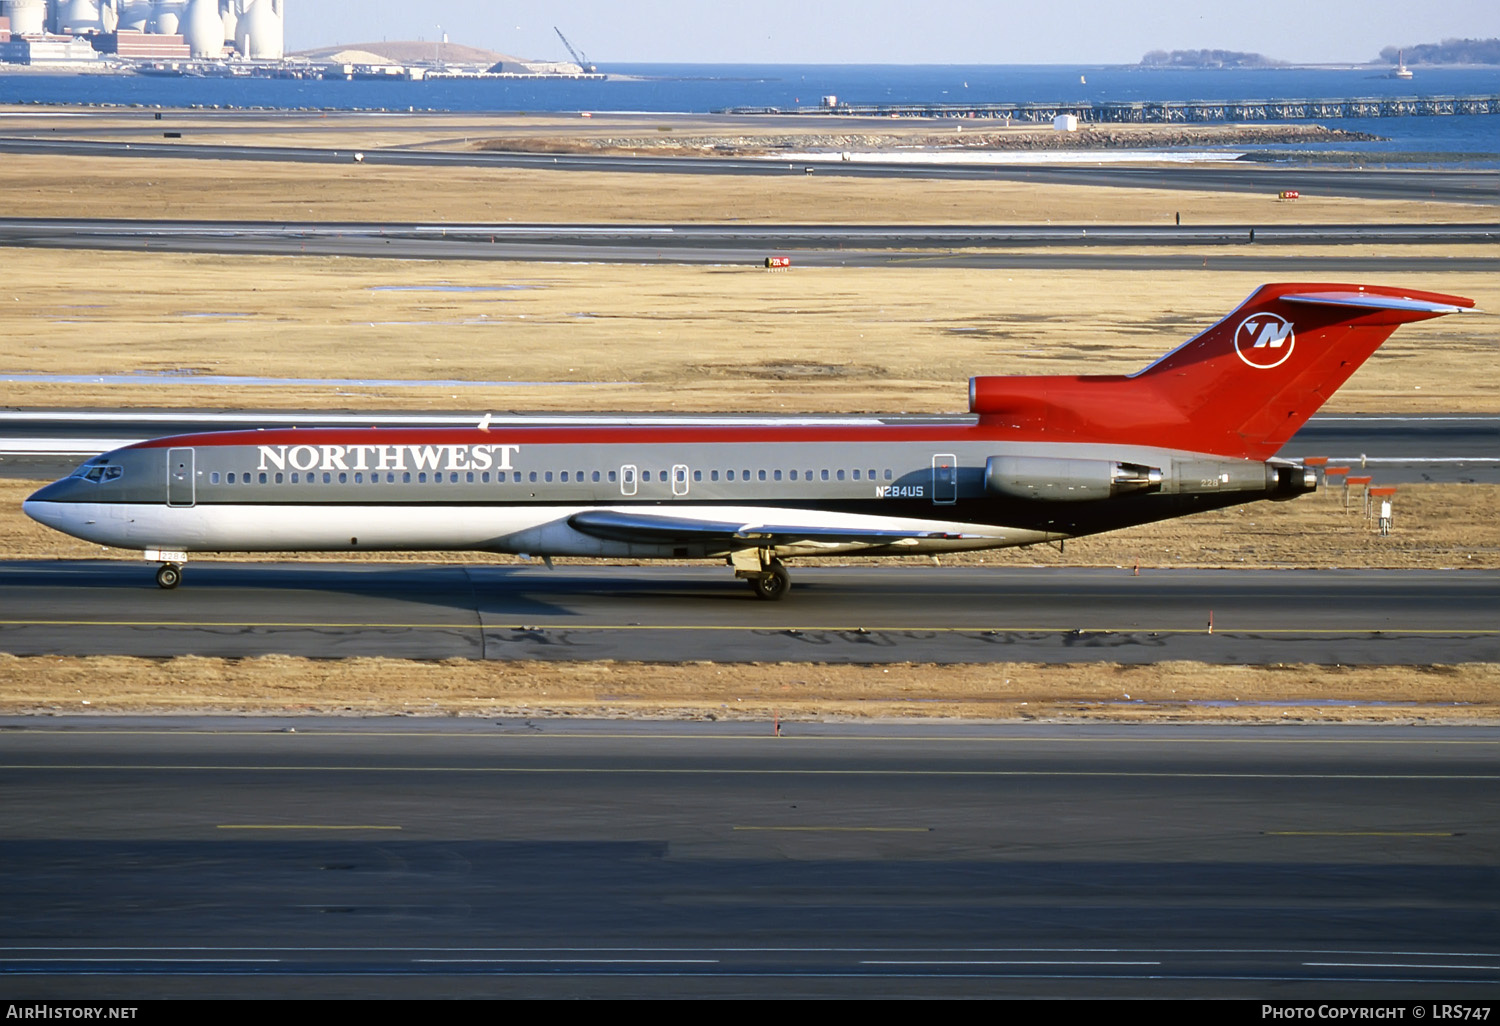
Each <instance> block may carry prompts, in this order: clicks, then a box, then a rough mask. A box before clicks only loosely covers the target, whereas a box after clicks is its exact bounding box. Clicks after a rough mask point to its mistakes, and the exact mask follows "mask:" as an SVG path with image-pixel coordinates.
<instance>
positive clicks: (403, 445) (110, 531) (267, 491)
mask: <svg viewBox="0 0 1500 1026" xmlns="http://www.w3.org/2000/svg"><path fill="white" fill-rule="evenodd" d="M1473 305H1474V304H1473V302H1472V301H1471V300H1468V299H1464V298H1461V297H1458V296H1446V295H1440V294H1437V293H1430V292H1416V291H1411V290H1403V289H1397V288H1390V287H1385V286H1373V285H1371V286H1361V285H1331V284H1279V285H1265V286H1262V287H1261V288H1260V289H1258V290H1257V291H1256V292H1255V293H1254V294H1252V295H1251V296H1250V298H1249V299H1247V300H1246V301H1245V302H1244V303H1243V304H1241V305H1240V306H1239V307H1238V308H1237V309H1236V310H1235V311H1233V312H1232V313H1231V314H1229V315H1228V316H1227V317H1226V318H1225V319H1224V320H1222V321H1220V322H1219V323H1218V324H1215V325H1214V326H1212V327H1210V328H1208V329H1207V330H1206V331H1204V332H1202V333H1201V334H1199V335H1198V336H1196V337H1195V338H1193V339H1191V340H1189V341H1188V342H1186V343H1184V344H1183V345H1182V346H1180V347H1179V348H1177V349H1175V350H1173V351H1172V352H1170V353H1168V354H1167V355H1166V356H1163V357H1162V358H1161V359H1159V360H1157V361H1156V362H1155V363H1153V364H1151V365H1150V366H1149V367H1146V368H1145V369H1144V370H1141V371H1138V372H1136V373H1135V374H1130V375H1092V376H1047V377H976V378H972V379H971V380H970V382H969V409H970V412H971V413H972V414H977V415H978V416H977V421H974V420H966V421H964V422H954V423H949V424H941V423H939V424H920V425H913V424H902V423H883V422H881V421H880V420H878V419H875V418H870V419H865V420H855V421H839V422H826V423H818V422H809V421H788V420H779V421H778V420H767V421H754V422H742V423H737V424H719V425H707V424H693V423H690V422H684V423H673V424H655V425H649V426H643V425H632V424H626V423H615V424H598V423H590V424H575V425H567V426H548V427H543V426H534V425H533V426H525V425H522V426H514V425H500V424H496V423H492V422H491V421H490V420H489V418H486V419H485V420H484V421H482V422H480V423H479V424H477V425H476V426H474V427H472V428H457V429H455V428H361V429H347V428H319V429H312V430H295V429H276V430H265V431H225V432H214V433H209V434H197V435H183V436H178V437H173V438H161V439H155V440H152V441H147V442H141V443H139V444H136V445H131V446H126V447H125V448H122V449H117V450H115V451H113V452H108V453H105V454H104V455H102V456H97V457H95V458H93V459H90V460H89V461H87V462H86V463H85V464H84V465H83V466H81V467H80V468H79V469H78V470H77V471H76V472H75V473H74V474H73V475H72V476H70V477H67V478H64V479H63V480H61V481H57V482H55V483H53V484H50V485H48V486H47V487H45V488H43V489H41V490H40V491H38V492H36V493H35V494H34V495H32V496H31V497H30V498H29V499H27V500H26V502H25V511H26V513H27V514H28V515H29V516H31V517H32V518H34V519H36V520H38V521H40V522H41V523H43V524H46V525H48V526H50V527H54V528H56V529H58V530H59V531H64V532H66V533H68V534H71V535H75V536H77V537H79V538H84V539H87V540H89V541H92V542H97V543H100V544H103V545H112V546H118V547H121V548H126V549H139V550H144V552H145V556H146V559H147V560H148V561H151V562H155V563H158V564H160V565H159V569H158V570H157V575H156V580H157V583H158V584H159V585H160V586H161V587H163V588H172V587H175V586H176V585H177V584H178V582H179V581H180V579H181V574H182V566H183V564H184V563H186V562H187V559H188V557H189V555H190V554H192V553H203V552H227V551H239V552H269V551H288V550H293V551H295V550H304V551H371V550H380V551H391V550H401V549H406V550H424V549H455V550H473V551H480V552H505V553H530V554H534V555H537V556H542V557H544V558H548V559H550V558H551V557H553V556H590V557H596V558H628V559H702V558H721V559H725V560H726V561H727V562H728V563H729V565H730V566H732V567H733V568H734V572H735V576H737V577H740V578H743V579H746V580H748V581H749V582H750V584H751V586H752V587H753V589H754V591H755V594H757V595H758V596H760V597H761V598H765V599H778V598H781V597H783V596H784V595H785V594H786V593H787V590H788V588H789V586H790V578H789V577H788V575H787V571H786V568H785V566H784V565H783V562H782V561H783V560H784V559H787V558H790V557H795V556H810V555H831V554H859V555H870V556H881V555H908V554H914V553H934V554H935V553H944V552H956V551H961V550H970V549H988V548H1001V547H1005V546H1014V545H1032V544H1035V543H1038V542H1044V541H1055V540H1061V539H1066V538H1072V537H1077V536H1080V535H1086V534H1094V533H1097V532H1100V531H1110V530H1114V529H1117V528H1122V527H1129V526H1132V525H1135V524H1144V523H1149V522H1151V521H1156V520H1164V519H1167V518H1169V517H1176V516H1181V515H1184V514H1187V513H1195V512H1199V511H1201V510H1208V509H1216V508H1219V507H1223V506H1230V505H1235V504H1238V503H1243V502H1246V501H1249V500H1253V499H1289V498H1293V497H1295V496H1297V495H1301V494H1303V493H1305V492H1308V491H1311V490H1313V489H1315V488H1316V487H1317V478H1316V475H1315V473H1314V472H1313V471H1312V470H1310V469H1306V468H1304V467H1303V466H1301V465H1300V464H1298V463H1296V462H1293V461H1289V460H1284V459H1278V458H1276V456H1275V454H1276V452H1277V451H1278V450H1279V449H1280V448H1281V447H1282V445H1284V444H1285V443H1286V441H1287V440H1288V439H1290V438H1291V437H1292V435H1293V434H1294V433H1295V432H1296V431H1297V429H1298V428H1299V427H1301V426H1302V424H1303V423H1304V422H1306V420H1307V419H1308V417H1310V416H1311V415H1312V414H1313V413H1314V412H1315V411H1316V410H1317V409H1318V407H1320V406H1321V405H1322V404H1323V403H1324V402H1325V401H1326V400H1327V399H1328V397H1329V396H1331V395H1332V394H1333V392H1334V390H1335V389H1337V388H1338V387H1339V386H1340V385H1342V384H1343V383H1344V382H1345V381H1346V380H1347V379H1348V378H1349V376H1350V375H1351V374H1353V373H1354V372H1355V370H1356V369H1358V368H1359V366H1360V365H1361V364H1362V363H1363V362H1364V361H1365V359H1366V358H1367V357H1369V356H1370V354H1371V353H1373V352H1374V351H1375V350H1376V349H1377V348H1378V347H1379V346H1380V344H1381V343H1382V342H1384V341H1385V340H1386V338H1388V337H1389V336H1390V334H1391V333H1392V332H1393V331H1395V329H1396V328H1397V327H1398V326H1400V325H1402V324H1405V323H1407V322H1409V321H1419V320H1425V319H1427V318H1431V317H1437V316H1440V315H1442V314H1450V313H1463V312H1469V311H1472V308H1473Z"/></svg>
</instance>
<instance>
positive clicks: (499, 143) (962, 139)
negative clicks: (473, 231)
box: [474, 124, 1380, 157]
mask: <svg viewBox="0 0 1500 1026" xmlns="http://www.w3.org/2000/svg"><path fill="white" fill-rule="evenodd" d="M963 129H964V126H962V125H956V126H955V127H954V128H951V129H948V128H945V129H944V130H942V131H932V130H927V131H923V130H915V131H914V130H912V129H910V128H905V127H903V128H901V129H892V130H886V131H875V130H871V131H863V132H818V131H807V132H776V133H768V134H764V135H759V134H752V133H739V134H734V135H706V134H696V133H695V134H678V133H677V132H676V130H675V129H671V128H669V127H665V126H664V127H663V128H662V129H661V130H659V131H658V134H656V135H653V136H642V135H630V136H620V135H597V136H588V135H579V136H576V137H557V136H550V137H538V136H507V137H501V138H493V139H484V140H480V141H479V142H477V143H475V144H474V145H475V148H477V149H480V150H496V151H505V152H522V153H588V154H629V153H649V154H652V155H658V156H672V155H693V156H712V155H716V154H717V155H722V156H734V157H739V156H760V155H765V154H772V153H778V152H784V151H787V150H796V151H799V152H807V151H824V152H831V153H837V152H842V151H857V152H861V153H870V152H880V151H888V150H889V151H895V150H997V151H998V150H1094V149H1171V148H1175V147H1183V146H1246V145H1265V144H1299V143H1320V142H1368V141H1373V140H1377V139H1379V138H1380V137H1379V136H1375V135H1371V134H1369V133H1366V132H1351V131H1346V130H1345V129H1341V128H1327V127H1325V126H1323V125H1287V124H1279V125H1083V126H1080V128H1079V130H1078V131H1076V132H1058V131H1053V130H1052V129H1051V128H1050V127H1043V126H1036V125H1026V126H1016V127H1009V128H979V129H973V128H971V129H970V130H968V131H965V130H963Z"/></svg>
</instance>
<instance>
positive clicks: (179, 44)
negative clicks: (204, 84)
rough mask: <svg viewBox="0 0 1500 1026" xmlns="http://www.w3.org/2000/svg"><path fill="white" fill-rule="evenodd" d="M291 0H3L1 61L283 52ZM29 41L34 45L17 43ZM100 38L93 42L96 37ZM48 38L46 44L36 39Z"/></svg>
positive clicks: (271, 55)
mask: <svg viewBox="0 0 1500 1026" xmlns="http://www.w3.org/2000/svg"><path fill="white" fill-rule="evenodd" d="M283 2H284V0H0V22H4V23H6V25H5V27H6V28H8V30H9V31H5V28H0V33H3V34H0V43H4V44H6V48H5V49H3V50H0V61H9V62H14V63H22V64H36V63H57V62H63V61H66V62H68V63H76V62H78V61H92V60H96V59H97V57H96V56H88V55H85V54H84V52H83V49H82V47H80V46H79V45H78V43H74V42H69V40H75V39H76V40H78V41H79V42H82V43H83V45H85V46H89V48H90V49H91V50H94V51H98V52H99V53H110V54H116V55H118V56H120V57H126V58H162V57H169V58H185V57H189V56H192V57H199V58H208V59H214V58H220V57H224V56H226V55H228V54H230V53H234V52H238V53H239V54H241V55H242V56H245V57H251V58H255V59H258V60H277V61H279V60H281V59H282V57H283V55H284V52H285V33H286V20H285V15H284V11H283ZM18 40H20V41H24V42H25V43H26V45H24V46H20V45H14V46H13V45H10V44H14V43H17V42H18ZM90 40H92V41H93V42H92V45H91V46H90V45H89V41H90ZM34 44H41V45H34Z"/></svg>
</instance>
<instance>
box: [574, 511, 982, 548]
mask: <svg viewBox="0 0 1500 1026" xmlns="http://www.w3.org/2000/svg"><path fill="white" fill-rule="evenodd" d="M568 524H569V526H571V527H573V528H574V529H575V530H578V531H582V532H583V533H584V534H588V535H592V536H593V537H595V538H603V539H605V540H607V541H622V542H640V543H646V544H662V545H664V544H671V543H673V542H716V541H722V542H725V543H726V544H733V543H735V542H740V543H743V544H744V546H745V547H746V548H758V547H760V546H765V545H790V544H795V543H797V542H823V543H826V544H837V543H845V544H849V543H860V542H863V543H866V544H869V545H891V544H896V543H898V542H902V541H907V540H917V539H927V538H965V537H977V535H974V536H970V535H963V534H951V533H945V532H942V531H912V530H898V529H895V528H872V527H838V526H828V525H824V524H768V523H742V522H735V521H728V520H704V519H700V518H697V517H681V516H662V515H658V514H654V513H627V512H621V511H619V510H608V509H593V510H585V511H583V512H582V513H574V514H573V515H572V516H571V517H569V518H568Z"/></svg>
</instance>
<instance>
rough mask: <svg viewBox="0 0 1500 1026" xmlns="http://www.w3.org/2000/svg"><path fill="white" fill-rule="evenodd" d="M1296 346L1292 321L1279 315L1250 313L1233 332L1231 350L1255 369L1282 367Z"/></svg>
mask: <svg viewBox="0 0 1500 1026" xmlns="http://www.w3.org/2000/svg"><path fill="white" fill-rule="evenodd" d="M1296 344H1297V336H1296V335H1294V334H1293V333H1292V322H1291V321H1289V320H1287V319H1286V318H1285V317H1282V316H1281V315H1279V314H1273V313H1265V312H1264V311H1262V312H1261V313H1255V314H1251V315H1250V316H1249V317H1246V318H1245V319H1244V320H1243V321H1240V325H1239V327H1237V328H1235V329H1234V351H1235V352H1236V353H1238V354H1239V355H1240V359H1241V360H1244V361H1245V363H1247V364H1249V365H1250V366H1251V367H1254V368H1255V369H1256V370H1270V369H1271V368H1272V367H1279V366H1281V365H1282V364H1283V363H1285V362H1286V360H1287V357H1289V356H1291V355H1292V349H1293V347H1295V346H1296Z"/></svg>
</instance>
